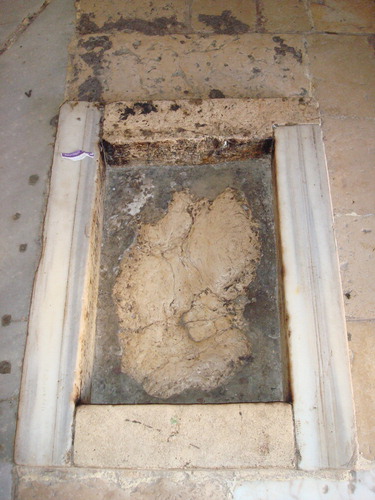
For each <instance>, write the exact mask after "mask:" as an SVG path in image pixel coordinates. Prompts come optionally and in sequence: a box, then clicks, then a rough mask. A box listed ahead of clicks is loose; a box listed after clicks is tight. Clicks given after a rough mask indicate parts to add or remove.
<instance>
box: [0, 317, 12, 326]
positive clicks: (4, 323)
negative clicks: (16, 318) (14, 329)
mask: <svg viewBox="0 0 375 500" xmlns="http://www.w3.org/2000/svg"><path fill="white" fill-rule="evenodd" d="M11 322H12V315H11V314H4V315H3V316H2V317H1V326H9V325H10V323H11Z"/></svg>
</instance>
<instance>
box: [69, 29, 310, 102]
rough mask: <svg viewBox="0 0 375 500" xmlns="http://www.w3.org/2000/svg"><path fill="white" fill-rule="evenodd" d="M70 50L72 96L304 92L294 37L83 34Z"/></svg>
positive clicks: (302, 57)
mask: <svg viewBox="0 0 375 500" xmlns="http://www.w3.org/2000/svg"><path fill="white" fill-rule="evenodd" d="M70 51H71V53H72V67H71V69H70V76H69V83H68V91H67V95H68V98H69V99H70V100H76V99H78V100H87V101H105V102H111V101H119V100H124V99H130V100H138V99H181V98H185V99H186V98H206V97H254V98H260V97H291V96H305V95H308V94H309V88H310V83H309V78H308V76H307V71H306V53H305V48H304V44H303V39H302V37H301V36H299V35H282V36H272V35H265V34H264V35H262V34H243V35H210V36H202V35H195V34H194V35H186V36H184V35H165V36H147V35H142V34H139V33H116V34H111V36H109V35H108V34H103V35H95V36H92V35H85V36H82V37H81V38H79V39H78V40H75V41H74V42H73V43H72V45H71V47H70Z"/></svg>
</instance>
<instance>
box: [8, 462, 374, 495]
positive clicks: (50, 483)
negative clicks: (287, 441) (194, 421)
mask: <svg viewBox="0 0 375 500" xmlns="http://www.w3.org/2000/svg"><path fill="white" fill-rule="evenodd" d="M15 475H16V491H15V495H14V499H15V500H40V499H43V500H67V499H71V498H74V499H76V500H102V499H103V498H105V499H107V498H108V499H111V500H172V499H173V500H175V499H184V500H185V499H189V500H202V499H204V500H206V499H207V500H260V499H262V500H275V499H281V498H283V499H288V500H289V499H290V498H293V499H294V500H337V499H338V498H340V499H341V498H342V499H349V498H350V499H351V500H365V499H366V500H373V499H374V498H375V493H374V489H375V473H374V471H373V470H358V471H352V472H350V471H345V472H341V473H339V472H338V471H332V470H331V471H327V470H326V471H321V472H320V473H319V474H313V475H312V474H306V473H304V472H302V471H298V470H292V469H283V470H282V469H274V468H273V469H253V470H250V469H237V470H186V469H185V470H180V471H176V470H164V471H163V470H155V471H154V470H121V469H117V470H116V469H112V470H103V469H91V468H90V469H84V468H81V467H79V468H78V467H71V468H69V469H67V468H64V469H43V468H25V467H17V469H16V471H15Z"/></svg>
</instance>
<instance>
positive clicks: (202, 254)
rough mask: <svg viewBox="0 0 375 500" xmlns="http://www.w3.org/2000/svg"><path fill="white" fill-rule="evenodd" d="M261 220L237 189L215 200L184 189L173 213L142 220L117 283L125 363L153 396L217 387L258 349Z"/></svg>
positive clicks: (172, 207) (173, 204)
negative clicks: (247, 331)
mask: <svg viewBox="0 0 375 500" xmlns="http://www.w3.org/2000/svg"><path fill="white" fill-rule="evenodd" d="M256 230H257V229H256V226H255V224H254V222H253V220H252V216H251V211H250V207H249V206H248V204H247V203H246V200H245V199H243V197H242V196H241V195H240V193H238V192H236V191H234V190H232V189H226V190H225V191H224V192H223V193H222V194H220V195H219V196H218V197H217V198H216V199H215V200H214V201H213V202H212V203H210V202H209V201H208V200H207V199H204V198H203V199H201V200H197V201H195V200H194V199H193V197H192V196H191V195H190V194H189V193H188V192H187V191H182V192H180V193H175V195H174V196H173V200H172V202H171V203H170V205H169V207H168V211H167V213H166V215H165V216H164V217H163V218H162V219H161V220H160V221H159V222H158V223H157V224H155V225H145V226H143V227H142V228H141V230H140V233H139V235H138V237H137V241H136V242H135V246H134V248H133V249H132V250H131V251H130V254H128V255H125V256H124V258H123V260H122V263H121V273H120V275H119V276H118V278H117V281H116V284H115V287H114V291H113V293H114V299H115V302H116V304H117V314H118V316H119V322H120V327H121V333H120V339H121V340H120V344H121V346H122V349H123V356H122V364H121V369H122V371H124V372H125V373H128V374H129V375H130V376H131V377H132V378H134V379H135V380H136V381H137V382H139V383H140V384H141V385H142V386H143V387H144V389H145V391H146V392H147V393H148V394H150V395H151V396H156V397H160V398H169V397H171V396H174V395H177V394H180V393H181V392H182V391H183V390H185V389H196V388H198V389H203V390H206V391H208V390H212V389H215V388H216V387H218V386H219V385H221V384H222V383H224V382H225V381H226V380H227V379H228V378H229V377H230V376H231V375H233V374H234V373H235V372H236V371H238V369H239V367H240V366H241V365H243V363H244V361H245V360H247V359H249V358H250V353H251V347H250V343H249V341H248V340H247V338H246V336H245V335H244V334H243V333H242V331H241V330H242V328H243V324H242V323H243V319H242V318H243V309H244V305H245V303H244V298H245V289H246V287H247V286H248V285H249V283H250V281H251V280H252V278H253V275H254V272H255V266H256V263H257V262H258V261H259V254H260V248H259V240H258V237H257V234H256ZM214 242H220V244H219V245H218V244H217V243H216V244H214Z"/></svg>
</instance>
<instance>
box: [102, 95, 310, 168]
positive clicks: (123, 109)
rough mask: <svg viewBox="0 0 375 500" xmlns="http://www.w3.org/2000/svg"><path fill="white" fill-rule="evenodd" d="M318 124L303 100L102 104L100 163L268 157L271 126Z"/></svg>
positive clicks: (181, 162)
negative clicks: (103, 156) (103, 161)
mask: <svg viewBox="0 0 375 500" xmlns="http://www.w3.org/2000/svg"><path fill="white" fill-rule="evenodd" d="M298 123H319V111H318V108H317V104H316V102H315V101H313V100H311V99H306V100H305V99H303V98H290V99H286V98H274V99H225V98H223V99H206V100H202V99H189V100H174V101H140V102H130V101H122V102H116V103H111V104H107V105H106V106H105V110H104V120H103V136H102V140H103V149H104V152H105V159H106V164H107V165H109V166H111V167H119V166H124V165H129V164H130V165H200V164H205V163H220V162H223V161H228V160H229V161H230V160H240V159H245V158H258V157H260V156H263V155H264V154H267V153H269V152H270V150H271V148H272V142H273V127H274V126H275V125H278V126H282V125H294V124H298Z"/></svg>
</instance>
